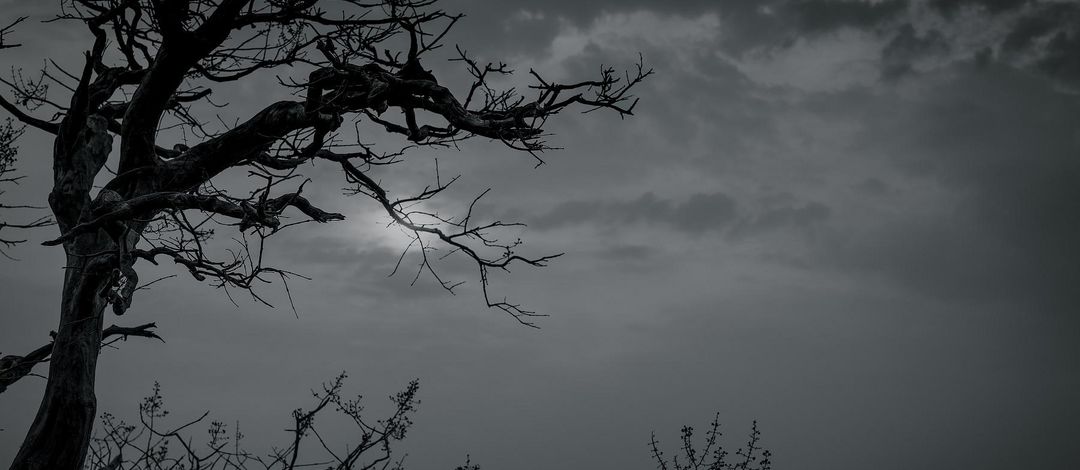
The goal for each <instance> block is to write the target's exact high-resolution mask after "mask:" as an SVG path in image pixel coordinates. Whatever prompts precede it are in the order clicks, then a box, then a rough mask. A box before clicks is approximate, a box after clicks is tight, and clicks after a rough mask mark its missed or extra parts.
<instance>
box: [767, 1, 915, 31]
mask: <svg viewBox="0 0 1080 470" xmlns="http://www.w3.org/2000/svg"><path fill="white" fill-rule="evenodd" d="M907 7H908V2H907V0H885V1H881V2H851V1H843V0H817V1H793V2H789V3H787V4H784V5H782V6H780V7H779V11H780V13H781V14H790V15H791V16H792V17H793V18H794V19H795V21H796V24H797V25H798V29H799V30H800V31H802V32H805V33H821V32H829V31H834V30H837V29H840V28H860V29H870V28H874V27H877V26H880V25H882V24H885V23H887V22H889V21H891V20H893V19H894V18H896V17H897V16H898V15H899V14H900V13H903V12H905V11H907Z"/></svg>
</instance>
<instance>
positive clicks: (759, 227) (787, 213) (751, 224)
mask: <svg viewBox="0 0 1080 470" xmlns="http://www.w3.org/2000/svg"><path fill="white" fill-rule="evenodd" d="M831 214H832V210H831V209H829V207H828V206H826V205H824V204H822V203H820V202H808V203H802V204H800V203H792V204H789V205H781V206H779V207H771V208H768V209H765V210H764V211H762V212H761V213H758V214H754V215H752V216H749V217H747V218H745V219H743V220H740V222H739V224H738V225H737V226H736V227H734V228H733V229H732V231H731V236H732V237H734V238H737V239H738V238H744V237H751V236H754V235H757V234H761V233H765V232H770V231H774V230H780V229H783V228H789V227H790V228H797V229H801V228H808V227H812V226H814V225H816V224H820V223H823V222H825V221H826V220H828V219H829V216H830V215H831Z"/></svg>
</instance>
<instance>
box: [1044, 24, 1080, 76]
mask: <svg viewBox="0 0 1080 470" xmlns="http://www.w3.org/2000/svg"><path fill="white" fill-rule="evenodd" d="M1037 67H1038V68H1039V70H1041V71H1043V72H1046V73H1047V74H1048V75H1050V76H1053V77H1056V78H1059V79H1062V80H1065V81H1066V82H1067V83H1069V84H1070V85H1073V86H1077V85H1080V30H1078V31H1060V32H1058V33H1057V34H1056V35H1054V39H1053V40H1051V41H1050V42H1049V44H1047V46H1046V51H1045V54H1044V55H1043V56H1042V57H1040V58H1039V60H1038V62H1037Z"/></svg>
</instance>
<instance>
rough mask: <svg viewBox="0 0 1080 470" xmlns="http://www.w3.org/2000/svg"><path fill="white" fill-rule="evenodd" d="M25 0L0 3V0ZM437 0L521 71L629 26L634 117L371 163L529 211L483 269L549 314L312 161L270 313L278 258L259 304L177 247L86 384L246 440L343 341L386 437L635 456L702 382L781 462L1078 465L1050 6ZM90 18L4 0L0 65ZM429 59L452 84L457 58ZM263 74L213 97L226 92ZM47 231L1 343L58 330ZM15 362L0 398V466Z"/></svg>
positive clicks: (616, 35)
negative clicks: (528, 262) (451, 288)
mask: <svg viewBox="0 0 1080 470" xmlns="http://www.w3.org/2000/svg"><path fill="white" fill-rule="evenodd" d="M51 5H52V2H46V1H31V0H0V11H3V12H4V13H3V14H2V15H3V16H4V18H5V20H4V21H0V22H2V23H6V22H7V21H6V18H8V17H14V16H17V15H20V14H24V12H25V14H30V15H33V18H32V19H33V20H35V21H36V20H41V19H45V18H47V17H48V15H49V14H50V13H51V12H52V10H51V8H52V7H51ZM444 6H445V8H447V9H449V10H451V11H461V12H464V13H465V14H467V15H468V16H467V18H465V19H464V20H463V21H462V22H461V23H460V24H459V27H458V28H457V29H456V30H455V32H454V33H452V34H451V35H450V36H449V38H448V40H449V41H451V42H456V43H459V44H461V45H462V46H463V47H464V48H466V49H468V50H469V51H470V52H472V53H474V54H476V55H478V56H480V57H482V58H485V59H503V60H505V61H507V62H508V63H509V64H510V65H511V66H512V67H513V68H515V69H517V70H518V71H519V72H525V71H527V70H528V69H529V67H533V68H535V69H537V70H538V71H541V72H543V73H545V74H546V75H548V76H551V77H555V78H563V79H567V80H570V79H575V78H588V77H591V76H592V75H595V73H596V71H597V70H598V69H599V65H600V64H611V65H615V66H619V67H623V66H630V65H632V63H633V62H634V60H635V59H636V58H637V54H638V53H639V52H640V53H642V54H643V56H644V58H645V61H646V63H647V64H648V65H649V66H651V67H653V68H655V70H656V75H655V76H654V77H651V78H650V80H649V81H648V82H646V83H645V84H643V85H642V87H641V89H640V90H639V93H638V94H639V95H640V96H641V103H640V104H639V105H638V107H637V108H636V111H637V112H636V114H637V115H636V116H635V117H633V118H630V119H627V120H620V119H619V118H618V117H617V116H613V115H602V114H599V113H591V114H585V115H577V114H567V115H560V116H558V118H557V119H553V120H552V121H551V122H550V126H549V130H550V131H552V132H553V133H554V134H555V135H554V136H553V137H552V138H551V139H550V142H551V143H552V144H553V145H556V146H558V147H563V148H564V150H560V151H556V152H551V153H548V154H546V156H545V159H546V160H547V164H546V165H543V166H541V167H539V168H536V169H534V168H533V165H534V161H533V160H532V159H531V157H529V156H528V155H523V154H516V153H513V152H509V151H508V150H507V149H505V148H503V147H501V146H500V145H498V144H497V143H491V142H484V141H479V140H478V141H475V142H470V143H469V144H468V145H465V146H463V147H462V149H461V151H453V150H441V151H429V152H419V153H415V154H412V155H410V157H409V160H408V161H407V162H406V163H405V164H403V165H401V166H400V167H399V168H395V169H392V170H388V171H386V172H385V173H383V174H381V177H382V178H383V181H384V182H386V184H387V185H389V186H390V187H391V188H401V189H402V190H406V189H409V188H413V189H415V187H418V186H422V185H423V184H424V183H425V182H427V181H430V178H432V176H433V173H434V159H435V158H438V161H439V165H440V171H441V172H442V173H443V174H444V175H445V174H461V175H462V178H461V180H460V181H459V183H457V184H459V185H460V186H461V187H460V188H458V190H457V192H455V193H453V194H451V195H450V197H448V198H445V199H443V201H442V202H441V203H440V204H441V205H440V206H438V207H440V208H443V209H445V210H448V211H449V210H454V209H457V210H460V209H461V208H462V207H463V204H467V202H468V200H469V199H470V198H471V196H473V195H475V194H476V193H478V192H480V191H482V190H484V189H486V188H488V187H492V188H493V192H492V193H491V194H490V195H489V196H487V197H486V198H485V201H486V202H485V204H483V205H481V207H480V210H481V211H482V212H483V215H484V216H486V217H489V218H501V219H504V220H508V219H511V218H514V219H517V220H521V221H523V222H526V223H528V224H529V227H528V228H527V229H525V230H523V231H522V233H521V235H522V237H523V238H524V239H526V240H527V242H528V245H527V247H528V248H527V249H528V250H529V252H530V253H533V254H545V253H551V252H566V253H567V254H566V256H564V257H562V258H560V259H558V260H557V261H556V262H554V263H553V264H552V265H551V266H550V267H548V268H543V269H526V268H519V269H515V270H514V271H513V273H511V274H510V275H508V276H499V277H497V278H496V279H495V280H494V288H495V289H496V290H497V292H498V293H500V294H506V295H509V296H511V297H512V298H513V299H515V300H518V301H521V302H523V303H525V304H526V305H527V306H528V307H530V308H531V309H533V310H536V311H538V312H541V313H545V314H550V315H551V316H550V317H548V318H544V319H540V320H539V322H538V324H539V326H540V327H541V329H539V330H534V329H530V328H524V327H522V326H520V325H519V324H518V323H517V322H515V321H513V320H512V319H511V318H509V317H507V316H506V315H505V314H502V313H501V312H499V311H497V310H488V309H485V308H483V301H482V298H480V296H479V294H478V292H477V291H476V289H475V285H476V279H475V278H474V277H473V274H472V272H471V271H467V270H462V269H459V268H458V267H457V266H456V265H455V264H454V263H453V262H451V263H449V264H446V265H445V266H444V269H445V270H446V271H445V272H446V274H447V275H448V276H451V277H455V278H458V279H461V280H467V281H470V282H469V284H467V286H466V287H464V288H463V289H462V290H461V291H460V292H459V293H458V295H456V296H451V295H448V294H446V293H445V292H443V291H441V290H439V289H438V287H437V285H435V284H434V283H433V281H432V280H431V279H430V278H427V277H421V278H420V280H419V281H418V282H417V283H416V285H413V286H410V285H409V284H410V281H411V280H412V276H411V273H408V272H406V273H399V274H398V275H396V276H394V277H387V275H388V274H389V273H390V272H391V269H392V267H393V263H394V260H395V259H396V258H397V255H398V254H399V253H400V251H401V249H402V248H403V247H404V243H405V238H404V237H403V236H402V235H400V234H399V233H397V232H396V231H395V230H394V229H387V228H386V227H385V225H386V222H387V221H386V219H384V218H380V217H379V216H378V212H377V207H374V206H373V204H372V203H371V202H370V201H365V200H359V199H349V198H345V197H343V196H341V195H340V194H341V191H340V189H341V187H342V186H343V185H342V183H341V179H340V176H338V175H336V174H335V173H336V172H335V171H334V168H330V167H327V168H321V167H319V166H316V167H314V168H312V169H311V170H310V171H309V173H308V174H309V176H312V177H313V179H314V180H315V181H314V182H313V183H311V186H309V187H308V189H306V191H309V194H310V195H311V196H312V197H313V198H316V199H318V200H319V201H320V202H321V205H322V207H324V208H325V209H327V210H332V211H338V212H342V213H345V214H346V215H347V216H348V220H347V221H345V222H339V223H334V224H330V225H314V224H309V225H303V226H301V227H298V228H296V229H293V230H292V231H291V232H289V233H286V234H283V235H282V236H281V237H279V238H278V239H276V240H275V243H274V244H273V245H271V247H270V249H269V253H271V257H272V259H273V261H274V262H275V263H276V264H277V265H279V266H283V267H286V268H288V269H290V270H292V271H295V272H298V273H301V274H304V275H307V276H309V277H311V278H313V280H312V281H303V280H296V281H294V282H292V283H291V284H290V288H291V292H292V296H293V298H294V299H295V303H296V306H297V310H298V313H299V318H297V317H296V316H294V314H293V312H292V311H291V310H290V309H289V308H288V302H287V301H286V300H285V298H284V296H283V294H282V292H281V286H280V284H279V285H271V286H265V287H262V288H261V289H262V291H263V292H265V293H266V294H267V295H268V296H269V297H270V298H271V299H273V300H274V301H275V303H276V305H277V307H276V308H274V309H270V308H266V307H265V306H262V305H260V304H257V303H255V302H252V301H250V300H249V298H247V297H245V296H244V295H237V296H235V298H236V300H237V303H238V304H239V306H234V305H233V304H232V303H230V301H229V299H228V298H227V297H226V296H225V295H224V293H223V292H221V291H219V290H215V289H213V288H210V287H207V286H205V285H199V284H197V283H195V282H194V281H193V280H191V279H190V278H188V277H187V276H183V275H181V276H178V277H176V278H172V279H168V280H165V281H162V282H161V283H158V284H155V285H154V286H153V287H152V289H151V290H149V291H142V292H140V293H139V295H138V296H137V297H136V298H135V301H134V306H133V308H132V309H131V310H130V311H129V312H128V314H127V315H125V317H124V318H119V319H118V318H115V317H113V318H109V319H107V320H106V323H107V324H109V323H114V322H116V323H120V324H126V325H134V324H140V323H144V322H148V321H154V322H157V324H158V325H159V327H160V334H161V335H162V336H163V337H164V338H165V340H166V341H167V342H166V343H165V344H161V343H156V342H147V341H142V340H137V339H133V340H130V341H128V342H126V343H123V344H121V345H120V346H119V348H118V349H116V350H107V351H105V352H104V353H103V355H102V359H101V362H100V365H99V371H98V397H99V410H101V411H109V412H112V413H114V414H116V415H119V416H122V417H128V418H134V417H135V412H136V410H137V403H138V399H139V397H141V396H144V395H145V394H146V393H148V391H149V390H150V388H151V386H152V384H153V382H154V381H155V380H156V381H159V382H161V385H162V387H163V390H164V394H165V396H166V400H167V403H168V404H169V405H170V407H171V409H172V410H173V416H176V417H177V418H178V419H180V418H184V417H189V416H197V415H199V414H201V413H202V411H205V410H211V411H212V415H213V416H214V417H215V418H216V419H219V420H221V421H224V422H227V423H234V422H235V421H239V422H240V426H241V428H242V431H243V432H244V433H245V434H246V435H247V436H248V438H247V443H248V447H249V448H250V449H251V450H254V451H262V450H264V449H269V447H270V446H272V445H279V446H280V445H282V443H283V442H284V440H285V439H286V437H287V436H286V434H285V433H284V432H283V431H281V430H283V429H285V428H286V427H288V424H289V412H290V411H291V410H292V409H293V408H296V407H301V406H306V405H307V404H308V401H309V399H310V395H309V392H308V390H309V389H310V388H312V387H316V386H317V385H318V384H319V383H320V382H322V381H325V380H328V379H330V378H331V377H332V376H333V375H334V374H336V373H337V372H339V371H341V370H347V371H348V372H349V374H350V376H351V380H350V382H349V385H348V387H349V390H350V392H352V393H362V394H364V395H365V396H366V397H368V399H369V400H370V401H369V404H370V405H371V409H372V412H377V411H379V410H384V409H385V405H386V404H387V403H388V401H386V400H385V399H384V397H385V396H386V395H389V394H390V393H392V392H394V391H396V390H398V389H400V388H401V387H403V386H404V385H405V384H406V383H407V382H408V380H410V379H411V378H414V377H417V378H419V379H420V383H421V388H420V397H421V400H422V404H421V407H420V411H419V414H418V415H417V417H416V419H415V421H416V428H415V430H414V433H413V434H412V435H411V436H410V437H409V439H408V440H407V441H406V445H405V446H404V447H405V449H407V451H408V453H409V457H408V458H407V460H406V463H408V464H410V465H411V466H412V467H413V468H422V469H428V468H446V469H448V468H452V467H453V466H455V465H458V464H460V463H462V462H463V461H464V456H465V454H466V453H468V454H471V456H472V460H473V462H475V463H480V464H481V465H482V466H483V467H485V468H491V469H499V468H514V469H523V470H531V469H537V470H539V469H549V468H594V469H631V468H641V469H647V468H652V466H653V463H652V462H651V461H650V460H649V449H648V447H647V445H646V444H647V442H648V440H649V433H650V431H653V430H655V431H657V437H658V438H659V439H660V440H661V442H662V443H666V444H667V445H668V447H669V449H670V450H669V453H671V452H674V450H675V443H676V442H675V441H676V438H677V436H678V434H677V432H678V428H679V426H681V425H683V424H694V425H697V426H699V427H703V426H704V425H705V424H706V423H707V422H708V420H709V419H710V418H711V416H712V414H713V413H714V412H719V413H720V419H721V421H722V423H723V424H724V429H725V431H726V436H727V441H726V443H727V445H728V446H730V447H732V450H734V447H737V446H738V445H739V444H741V443H742V442H743V441H744V436H745V433H746V432H747V431H748V430H749V428H750V424H751V421H752V420H754V419H757V420H758V421H759V423H760V427H761V429H762V432H763V441H764V444H765V446H766V447H768V448H770V449H772V451H773V453H774V456H775V458H774V461H775V463H776V467H777V468H780V469H806V470H817V469H822V470H824V469H882V470H885V469H912V468H920V469H922V468H926V469H933V468H971V469H975V468H978V469H1017V468H1039V469H1045V470H1052V469H1062V470H1064V469H1073V468H1080V450H1077V442H1078V440H1080V428H1078V427H1077V423H1078V422H1080V401H1078V400H1077V397H1078V396H1080V317H1078V315H1077V314H1078V312H1080V287H1078V285H1080V242H1078V240H1080V95H1078V92H1080V27H1078V25H1080V4H1077V3H1073V2H1067V3H1065V2H1061V3H1058V2H1047V1H1033V0H955V1H932V2H906V1H889V0H885V1H855V0H852V1H824V0H809V1H800V2H785V1H743V0H733V1H726V0H724V1H719V0H678V1H675V0H668V1H659V0H594V1H581V0H576V1H568V0H546V1H535V0H501V1H481V0H446V1H445V2H444ZM87 36H88V35H87V34H86V32H85V31H83V30H81V29H80V28H77V27H73V26H71V25H66V26H64V25H57V24H55V23H54V24H49V25H41V24H37V23H34V22H30V23H25V24H23V25H21V27H20V28H19V29H18V30H17V31H16V32H15V33H14V35H13V36H12V39H13V40H14V41H15V42H22V43H23V47H22V48H18V49H11V50H5V51H3V54H2V55H0V57H2V58H0V63H2V64H3V69H4V70H5V73H6V70H7V69H8V67H9V65H12V66H22V67H27V68H31V67H37V66H40V65H41V64H42V58H43V57H46V56H51V57H56V58H57V60H58V61H60V62H62V63H67V64H78V63H79V61H80V59H79V56H80V54H81V51H82V50H84V49H86V47H87V42H86V41H87V39H86V38H87ZM426 65H427V66H429V67H432V68H434V69H435V70H436V72H437V73H438V74H439V77H440V80H445V83H461V79H460V76H461V73H462V71H461V69H460V68H459V67H458V65H459V64H456V63H446V64H443V63H436V62H429V63H428V64H426ZM282 73H287V71H283V72H282ZM522 75H523V74H522ZM454 76H457V77H459V78H457V79H455V78H452V77H454ZM443 77H446V78H445V79H444V78H443ZM523 79H524V77H523V78H522V80H523ZM277 88H278V87H277V82H276V81H274V80H272V79H271V78H266V79H259V80H256V81H252V82H248V83H245V84H243V85H241V86H236V87H232V88H228V89H226V90H223V91H222V92H221V93H224V94H223V95H220V96H222V97H224V98H225V101H229V102H230V103H232V106H231V107H230V108H226V110H225V111H226V112H227V113H230V114H229V116H233V117H236V118H243V117H245V116H246V115H250V113H251V112H254V110H256V109H259V108H260V107H261V106H262V105H265V104H267V103H268V102H269V101H270V100H271V99H276V98H274V97H275V96H278V95H281V96H285V95H284V92H283V91H281V90H278V89H277ZM5 91H6V90H5ZM215 96H219V95H218V92H215ZM360 126H361V128H363V129H367V130H365V131H363V132H365V134H364V135H365V136H366V137H365V138H368V137H370V139H372V140H376V139H381V140H378V141H379V142H386V143H388V144H393V143H398V142H397V141H395V140H394V138H393V137H388V138H386V137H379V136H378V134H379V129H378V126H369V125H368V124H366V123H364V122H361V124H360ZM364 126H368V127H364ZM20 143H21V145H22V152H21V154H20V155H21V156H20V158H21V169H22V172H23V173H25V174H26V175H27V176H28V179H27V180H26V182H25V183H24V184H23V185H22V187H21V188H19V189H18V190H15V191H12V192H10V193H8V194H6V195H5V198H12V199H19V201H18V202H36V203H38V204H44V201H45V195H46V194H47V191H48V182H49V176H50V175H49V169H48V157H49V155H48V149H49V145H50V144H49V142H48V140H47V139H45V138H44V137H43V136H41V135H39V134H34V132H33V131H28V133H27V135H26V137H25V138H24V139H23V140H22V141H21V142H20ZM5 202H13V201H5ZM52 230H55V229H47V230H45V231H39V232H34V233H33V234H32V237H33V240H34V241H35V243H33V244H27V245H24V246H21V247H19V248H17V249H15V250H13V251H12V254H13V255H14V256H15V257H17V258H20V259H21V261H17V262H12V261H0V301H2V305H3V307H0V308H2V310H3V317H2V319H0V322H2V323H0V324H2V327H0V353H2V354H23V353H25V352H28V351H29V350H31V349H33V348H35V347H37V346H40V345H41V344H43V343H44V342H45V341H47V339H48V332H49V330H52V329H55V328H56V321H57V306H58V304H59V300H58V295H59V291H60V285H61V275H62V274H61V266H62V257H61V252H60V250H59V249H55V248H52V249H48V248H44V247H40V246H37V244H36V242H39V241H42V240H44V239H45V238H46V237H51V236H52V235H54V234H53V233H52ZM142 269H146V268H142ZM173 269H174V268H172V267H163V268H161V269H158V270H147V271H144V274H143V278H144V279H152V278H153V277H154V275H155V274H158V275H167V274H171V273H175V272H176V271H174V270H173ZM181 274H182V273H181ZM42 372H43V370H42ZM44 384H45V381H44V380H42V379H38V378H28V379H25V380H24V381H22V382H20V383H18V384H16V385H14V386H13V387H11V388H10V389H9V390H8V391H7V392H6V393H4V394H3V395H2V396H0V428H2V429H3V430H2V431H0V464H4V463H6V462H8V461H10V459H11V458H12V457H13V456H14V452H15V450H16V449H17V447H18V444H19V443H20V442H21V440H22V437H23V435H24V434H23V433H24V432H25V430H26V428H27V426H28V424H29V422H30V419H31V418H32V416H33V414H34V412H35V410H36V408H37V404H38V400H39V398H40V395H41V393H42V390H43V389H44ZM327 425H328V426H331V428H332V429H337V428H336V427H334V425H333V424H330V423H328V424H327ZM341 429H346V428H344V427H342V428H341ZM196 437H197V438H200V439H201V438H202V435H201V431H198V432H197V433H196Z"/></svg>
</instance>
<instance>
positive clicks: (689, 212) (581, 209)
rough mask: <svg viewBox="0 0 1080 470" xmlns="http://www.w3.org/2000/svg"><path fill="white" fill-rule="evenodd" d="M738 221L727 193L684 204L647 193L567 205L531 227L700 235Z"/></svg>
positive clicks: (698, 197) (695, 198) (539, 218)
mask: <svg viewBox="0 0 1080 470" xmlns="http://www.w3.org/2000/svg"><path fill="white" fill-rule="evenodd" d="M734 218H735V201H734V200H733V199H731V198H730V197H729V196H727V195H726V194H724V193H719V192H718V193H711V194H705V193H702V194H695V195H693V196H691V197H690V198H689V199H688V200H686V201H684V202H680V203H675V202H672V201H669V200H665V199H661V198H659V197H657V196H656V195H655V194H653V193H645V194H644V195H642V196H641V197H639V198H637V199H634V200H632V201H615V202H598V201H570V202H564V203H562V204H559V205H558V206H556V207H555V208H554V209H552V210H551V211H549V212H547V213H545V214H541V215H539V216H537V217H534V218H533V219H532V221H531V223H530V224H529V225H530V226H531V227H535V228H538V229H541V230H547V229H554V228H559V227H564V226H568V225H578V224H582V223H591V224H596V225H600V226H605V225H610V224H619V225H629V224H635V223H646V224H662V225H666V226H668V227H671V228H673V229H676V230H679V231H683V232H688V233H694V234H697V233H702V232H705V231H709V230H717V229H721V228H724V227H726V226H727V225H729V224H730V223H731V222H732V221H733V220H734Z"/></svg>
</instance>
